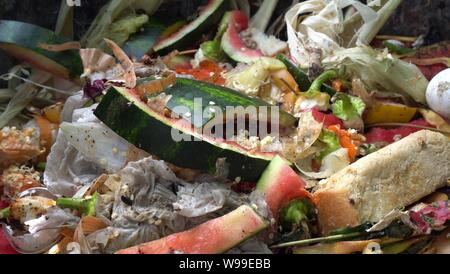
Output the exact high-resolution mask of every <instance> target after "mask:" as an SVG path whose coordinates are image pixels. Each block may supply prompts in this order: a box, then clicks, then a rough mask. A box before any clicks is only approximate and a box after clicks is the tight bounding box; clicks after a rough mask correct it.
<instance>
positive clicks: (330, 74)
mask: <svg viewBox="0 0 450 274" xmlns="http://www.w3.org/2000/svg"><path fill="white" fill-rule="evenodd" d="M337 76H338V73H337V71H335V70H327V71H325V72H323V73H322V74H321V75H319V77H317V78H316V79H315V80H314V81H313V82H312V84H311V87H310V88H309V90H308V91H307V92H306V93H315V92H320V89H321V87H322V85H323V84H324V83H325V82H326V81H328V80H330V79H333V78H336V77H337Z"/></svg>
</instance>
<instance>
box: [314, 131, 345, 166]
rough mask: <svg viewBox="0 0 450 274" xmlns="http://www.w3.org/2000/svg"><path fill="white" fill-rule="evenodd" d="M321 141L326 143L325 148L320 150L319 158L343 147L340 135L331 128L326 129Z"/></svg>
mask: <svg viewBox="0 0 450 274" xmlns="http://www.w3.org/2000/svg"><path fill="white" fill-rule="evenodd" d="M319 141H321V142H322V143H324V144H325V149H324V150H322V152H320V155H319V159H320V160H321V159H323V158H324V157H325V156H327V155H328V154H330V153H333V152H335V151H336V150H338V149H340V148H341V144H340V143H339V138H338V136H337V135H336V134H335V133H334V132H332V131H329V130H326V129H324V130H323V131H322V133H321V134H320V136H319Z"/></svg>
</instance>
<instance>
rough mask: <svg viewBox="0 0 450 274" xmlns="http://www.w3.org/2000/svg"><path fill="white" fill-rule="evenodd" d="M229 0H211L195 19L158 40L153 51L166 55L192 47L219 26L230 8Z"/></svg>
mask: <svg viewBox="0 0 450 274" xmlns="http://www.w3.org/2000/svg"><path fill="white" fill-rule="evenodd" d="M229 2H230V1H229V0H209V2H208V4H206V5H205V6H204V7H203V9H202V11H201V12H200V14H199V16H198V17H197V18H196V19H195V20H194V21H192V22H190V23H188V24H186V25H185V26H183V27H182V28H181V29H180V30H178V31H177V32H175V33H173V34H171V35H170V36H169V37H167V38H165V39H161V40H160V41H158V43H156V45H155V46H154V47H153V51H155V52H156V53H158V54H159V55H164V54H168V53H170V52H172V51H174V50H184V49H187V48H189V47H192V45H193V43H194V42H197V41H199V40H200V39H201V38H202V36H203V35H204V34H206V33H207V32H208V31H210V30H212V29H214V28H215V27H216V26H217V24H218V23H219V21H220V18H221V17H222V15H223V14H224V13H225V12H226V11H227V10H229V9H230V3H229Z"/></svg>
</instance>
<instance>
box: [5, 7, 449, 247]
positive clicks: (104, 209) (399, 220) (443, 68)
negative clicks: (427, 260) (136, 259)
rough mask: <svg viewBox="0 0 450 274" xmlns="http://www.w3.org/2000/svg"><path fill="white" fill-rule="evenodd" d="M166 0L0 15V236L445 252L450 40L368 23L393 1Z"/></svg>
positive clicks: (66, 241)
mask: <svg viewBox="0 0 450 274" xmlns="http://www.w3.org/2000/svg"><path fill="white" fill-rule="evenodd" d="M170 2H171V1H167V0H133V1H124V0H111V1H109V2H108V3H107V4H106V5H105V6H104V7H103V8H102V9H100V10H99V12H98V14H97V16H96V17H95V19H94V20H93V21H92V23H91V24H90V27H89V29H88V30H87V31H86V32H85V33H84V34H83V37H82V38H81V39H79V41H74V39H73V37H74V33H73V32H74V27H73V26H74V15H73V14H74V12H73V11H74V9H75V8H76V7H70V6H67V5H66V4H65V3H66V1H62V4H61V8H60V11H59V14H58V18H57V24H56V28H55V29H53V30H50V29H45V28H42V27H39V26H37V25H33V24H29V23H25V22H19V21H11V20H0V50H1V51H3V52H4V53H5V54H8V55H10V56H11V57H13V58H14V59H15V60H18V61H20V62H19V64H18V65H15V66H14V67H11V68H10V70H9V72H8V73H6V74H4V75H1V76H0V81H3V82H4V84H5V88H2V89H0V196H1V200H0V209H1V210H0V222H1V226H2V231H0V253H17V252H18V253H47V254H95V253H119V254H121V253H131V254H140V253H145V254H157V253H177V254H182V253H184V254H190V253H231V254H244V253H259V254H268V253H296V254H305V253H332V254H350V253H365V254H366V253H386V254H399V253H450V239H449V238H448V235H450V234H449V231H450V230H449V229H450V228H448V227H447V226H448V224H449V221H450V204H449V195H450V188H449V183H450V140H449V136H450V124H449V121H450V68H449V66H450V42H445V41H444V42H441V43H439V44H433V45H426V44H424V39H423V36H420V37H406V36H387V35H379V32H380V30H381V29H382V27H383V26H384V25H385V23H386V22H387V20H388V19H389V18H390V17H391V15H392V14H393V13H394V11H395V10H396V9H397V7H398V6H399V5H400V4H401V2H402V1H401V0H382V1H363V2H364V3H363V2H360V1H356V0H333V1H325V0H308V1H292V5H288V8H287V9H286V10H285V11H284V12H283V13H282V14H281V15H278V12H276V11H277V6H278V5H279V4H280V3H279V2H281V1H278V0H263V1H251V0H239V1H236V0H209V1H203V2H204V3H203V4H202V5H201V6H199V7H198V8H197V9H196V12H195V13H194V14H191V15H190V16H188V17H184V18H176V17H170V16H162V11H164V10H167V9H168V6H170V5H171V3H170ZM289 2H290V1H289Z"/></svg>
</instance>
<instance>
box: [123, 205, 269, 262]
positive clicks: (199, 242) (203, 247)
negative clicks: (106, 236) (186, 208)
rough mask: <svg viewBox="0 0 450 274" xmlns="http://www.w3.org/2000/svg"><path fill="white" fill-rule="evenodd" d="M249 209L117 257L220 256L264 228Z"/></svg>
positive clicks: (231, 213) (131, 249) (138, 247)
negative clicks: (177, 254)
mask: <svg viewBox="0 0 450 274" xmlns="http://www.w3.org/2000/svg"><path fill="white" fill-rule="evenodd" d="M267 225H268V224H267V222H266V221H265V220H264V219H263V218H261V217H260V216H259V215H258V214H257V213H256V212H255V211H254V210H253V208H251V207H249V206H247V205H242V206H240V207H239V208H237V209H235V210H233V211H232V212H230V213H228V214H226V215H223V216H222V217H219V218H216V219H213V220H211V221H208V222H206V223H203V224H201V225H199V226H197V227H194V228H193V229H190V230H187V231H184V232H180V233H175V234H172V235H169V236H167V237H164V238H161V239H159V240H156V241H152V242H149V243H145V244H142V245H139V246H134V247H130V248H128V249H124V250H120V251H118V252H117V254H169V253H183V254H217V253H223V252H225V251H227V250H229V249H231V248H233V247H234V246H236V245H238V244H239V243H241V242H243V241H245V240H246V239H248V238H249V237H251V236H253V235H255V234H256V233H258V232H259V231H261V230H263V229H264V228H266V227H267Z"/></svg>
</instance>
